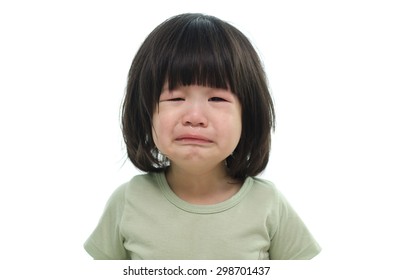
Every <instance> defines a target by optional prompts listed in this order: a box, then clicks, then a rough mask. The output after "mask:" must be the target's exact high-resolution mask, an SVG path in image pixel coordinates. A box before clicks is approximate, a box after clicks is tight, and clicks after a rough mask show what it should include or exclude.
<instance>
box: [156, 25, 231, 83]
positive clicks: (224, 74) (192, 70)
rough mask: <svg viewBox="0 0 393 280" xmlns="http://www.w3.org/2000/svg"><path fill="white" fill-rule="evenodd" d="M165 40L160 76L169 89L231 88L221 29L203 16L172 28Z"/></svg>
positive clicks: (228, 57)
mask: <svg viewBox="0 0 393 280" xmlns="http://www.w3.org/2000/svg"><path fill="white" fill-rule="evenodd" d="M172 31H173V33H172V36H170V37H172V42H170V43H169V44H167V48H168V49H166V50H163V51H162V52H161V53H167V56H166V61H164V63H163V64H164V65H166V67H164V69H163V70H164V73H165V74H164V77H165V81H166V82H168V86H169V89H170V90H172V89H174V88H175V87H177V86H188V85H202V86H208V87H212V88H221V89H226V90H228V89H231V88H233V73H232V70H231V69H233V62H232V59H231V52H230V50H229V48H230V43H229V40H228V38H227V36H226V34H225V31H224V30H223V29H222V28H220V26H218V25H216V24H215V22H214V21H211V20H207V19H205V18H203V17H201V18H197V19H195V20H193V21H191V22H189V23H188V24H187V25H186V26H184V25H183V26H182V28H179V30H176V28H174V30H172Z"/></svg>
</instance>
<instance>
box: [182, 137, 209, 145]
mask: <svg viewBox="0 0 393 280" xmlns="http://www.w3.org/2000/svg"><path fill="white" fill-rule="evenodd" d="M176 141H177V142H180V143H182V144H205V145H206V144H210V143H212V141H210V140H205V139H199V138H180V139H176Z"/></svg>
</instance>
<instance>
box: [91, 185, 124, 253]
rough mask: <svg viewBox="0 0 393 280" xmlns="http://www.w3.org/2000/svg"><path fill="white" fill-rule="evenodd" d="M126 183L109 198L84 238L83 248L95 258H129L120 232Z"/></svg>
mask: <svg viewBox="0 0 393 280" xmlns="http://www.w3.org/2000/svg"><path fill="white" fill-rule="evenodd" d="M125 191H126V184H125V185H122V186H120V187H119V188H118V189H117V190H116V191H115V192H114V193H113V194H112V195H111V197H110V198H109V200H108V202H107V204H106V206H105V210H104V213H103V214H102V216H101V218H100V220H99V222H98V225H97V227H96V228H95V230H94V231H93V233H92V234H91V235H90V237H89V238H88V239H87V240H86V242H85V244H84V248H85V250H86V251H87V252H88V253H89V254H90V255H91V256H92V257H93V258H94V259H96V260H121V259H129V257H128V255H129V254H128V252H127V250H126V249H125V248H124V245H123V243H124V238H123V236H122V234H121V220H122V216H123V210H124V203H125V202H124V201H125Z"/></svg>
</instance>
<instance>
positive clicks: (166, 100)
mask: <svg viewBox="0 0 393 280" xmlns="http://www.w3.org/2000/svg"><path fill="white" fill-rule="evenodd" d="M184 100H185V99H184V98H180V97H177V98H169V99H163V100H160V102H177V101H184Z"/></svg>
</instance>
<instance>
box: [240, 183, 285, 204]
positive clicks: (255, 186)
mask: <svg viewBox="0 0 393 280" xmlns="http://www.w3.org/2000/svg"><path fill="white" fill-rule="evenodd" d="M246 183H248V184H250V185H251V186H250V192H251V194H252V196H253V197H255V198H257V199H260V200H263V201H266V202H268V201H270V202H272V203H277V202H278V200H280V199H281V194H280V192H279V190H278V189H277V187H276V185H275V184H274V183H273V182H271V181H268V180H265V179H262V178H257V177H249V178H248V179H247V181H246Z"/></svg>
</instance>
